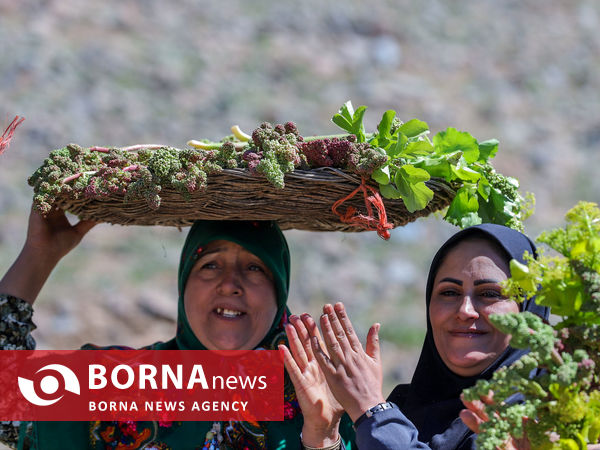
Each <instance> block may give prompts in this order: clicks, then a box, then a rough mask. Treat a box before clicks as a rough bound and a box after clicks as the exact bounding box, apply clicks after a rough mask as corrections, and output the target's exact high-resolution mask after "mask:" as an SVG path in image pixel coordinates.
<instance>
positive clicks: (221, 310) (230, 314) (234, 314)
mask: <svg viewBox="0 0 600 450" xmlns="http://www.w3.org/2000/svg"><path fill="white" fill-rule="evenodd" d="M213 313H214V314H216V315H217V316H219V317H221V318H223V319H230V320H235V319H238V318H241V317H242V316H245V315H246V313H245V312H244V311H240V310H238V309H236V308H231V307H229V308H227V307H217V308H215V309H213Z"/></svg>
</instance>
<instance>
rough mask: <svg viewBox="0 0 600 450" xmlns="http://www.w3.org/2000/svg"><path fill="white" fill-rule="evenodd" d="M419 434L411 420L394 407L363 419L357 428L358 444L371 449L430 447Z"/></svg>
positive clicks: (359, 446) (396, 449)
mask: <svg viewBox="0 0 600 450" xmlns="http://www.w3.org/2000/svg"><path fill="white" fill-rule="evenodd" d="M418 435H419V433H418V431H417V429H416V428H415V426H414V425H413V424H412V423H411V422H410V420H408V419H407V418H406V417H405V416H404V414H402V412H401V411H400V410H399V409H398V407H394V408H391V409H386V410H384V411H380V412H378V413H376V414H373V415H372V416H371V417H368V418H365V419H364V420H362V421H361V422H360V424H359V425H358V427H357V428H356V445H357V447H358V448H359V449H369V450H407V449H414V450H417V449H422V450H425V449H429V446H428V445H427V444H424V443H423V442H420V441H419V439H418Z"/></svg>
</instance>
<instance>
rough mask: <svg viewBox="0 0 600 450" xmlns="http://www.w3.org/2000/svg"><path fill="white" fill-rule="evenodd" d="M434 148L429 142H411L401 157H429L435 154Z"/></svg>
mask: <svg viewBox="0 0 600 450" xmlns="http://www.w3.org/2000/svg"><path fill="white" fill-rule="evenodd" d="M433 151H434V148H433V146H432V145H431V144H430V143H429V142H427V141H413V142H409V143H408V144H407V145H406V147H404V150H403V151H402V153H400V156H427V155H430V154H431V153H433Z"/></svg>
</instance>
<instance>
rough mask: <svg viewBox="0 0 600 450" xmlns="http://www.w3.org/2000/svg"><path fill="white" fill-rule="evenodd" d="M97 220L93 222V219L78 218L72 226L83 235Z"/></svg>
mask: <svg viewBox="0 0 600 450" xmlns="http://www.w3.org/2000/svg"><path fill="white" fill-rule="evenodd" d="M97 223H98V222H94V221H93V220H80V221H79V222H78V223H77V224H76V225H75V226H74V227H73V228H75V230H76V231H77V233H78V234H79V235H80V236H81V237H83V236H85V235H86V234H87V232H88V231H90V230H91V229H92V228H94V227H95V226H96V225H97Z"/></svg>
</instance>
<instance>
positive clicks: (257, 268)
mask: <svg viewBox="0 0 600 450" xmlns="http://www.w3.org/2000/svg"><path fill="white" fill-rule="evenodd" d="M248 270H250V271H251V272H262V273H266V271H265V269H264V268H263V267H262V266H260V265H258V264H249V265H248Z"/></svg>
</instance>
